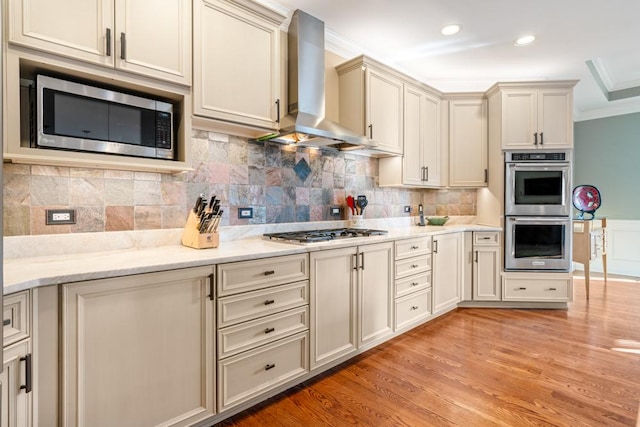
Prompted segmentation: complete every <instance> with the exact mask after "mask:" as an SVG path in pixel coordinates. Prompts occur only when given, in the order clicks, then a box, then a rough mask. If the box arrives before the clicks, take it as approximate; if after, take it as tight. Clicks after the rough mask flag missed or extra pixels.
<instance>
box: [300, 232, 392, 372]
mask: <svg viewBox="0 0 640 427" xmlns="http://www.w3.org/2000/svg"><path fill="white" fill-rule="evenodd" d="M392 252H393V246H392V244H391V243H380V244H373V245H362V246H359V247H350V248H344V249H332V250H327V251H317V252H312V253H311V255H310V263H311V283H310V285H311V304H310V305H311V309H310V313H311V319H310V336H311V343H310V351H311V369H312V370H314V369H318V368H320V367H322V366H324V365H326V364H328V363H330V362H333V361H336V360H338V359H341V358H344V357H346V356H348V355H350V354H355V352H356V351H358V350H360V349H363V348H369V347H372V346H373V345H375V344H378V343H380V342H382V341H383V340H384V339H386V338H388V337H389V336H390V335H391V334H392V332H393V324H392V321H393V319H392V309H393V308H392V307H393V306H392V304H393V299H392V293H391V292H392V282H391V274H392V273H391V271H392V261H393V259H392Z"/></svg>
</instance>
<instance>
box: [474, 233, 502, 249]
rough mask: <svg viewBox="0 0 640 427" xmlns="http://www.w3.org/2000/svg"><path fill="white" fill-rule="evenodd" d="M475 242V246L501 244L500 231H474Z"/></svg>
mask: <svg viewBox="0 0 640 427" xmlns="http://www.w3.org/2000/svg"><path fill="white" fill-rule="evenodd" d="M473 244H474V245H475V246H496V245H499V244H500V232H498V231H474V232H473Z"/></svg>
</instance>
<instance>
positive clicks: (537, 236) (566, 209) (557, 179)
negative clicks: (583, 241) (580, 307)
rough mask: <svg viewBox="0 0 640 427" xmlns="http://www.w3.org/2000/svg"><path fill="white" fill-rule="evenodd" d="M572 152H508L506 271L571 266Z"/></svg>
mask: <svg viewBox="0 0 640 427" xmlns="http://www.w3.org/2000/svg"><path fill="white" fill-rule="evenodd" d="M570 203H571V152H570V151H554V152H539V151H534V152H522V151H519V152H510V151H507V152H505V205H504V206H505V260H504V267H505V270H512V271H514V270H515V271H518V270H523V271H529V270H548V271H569V269H570V267H571V234H572V232H571V205H570Z"/></svg>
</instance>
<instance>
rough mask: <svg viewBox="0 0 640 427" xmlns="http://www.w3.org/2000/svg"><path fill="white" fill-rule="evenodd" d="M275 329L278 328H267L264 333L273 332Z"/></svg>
mask: <svg viewBox="0 0 640 427" xmlns="http://www.w3.org/2000/svg"><path fill="white" fill-rule="evenodd" d="M275 330H276V328H267V329H265V330H264V333H265V334H270V333H271V332H273V331H275Z"/></svg>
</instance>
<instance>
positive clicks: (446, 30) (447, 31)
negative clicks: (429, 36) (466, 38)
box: [440, 24, 462, 36]
mask: <svg viewBox="0 0 640 427" xmlns="http://www.w3.org/2000/svg"><path fill="white" fill-rule="evenodd" d="M460 30H462V25H460V24H451V25H447V26H445V27H442V30H440V32H441V33H442V35H443V36H452V35H454V34H458V33H459V32H460Z"/></svg>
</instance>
